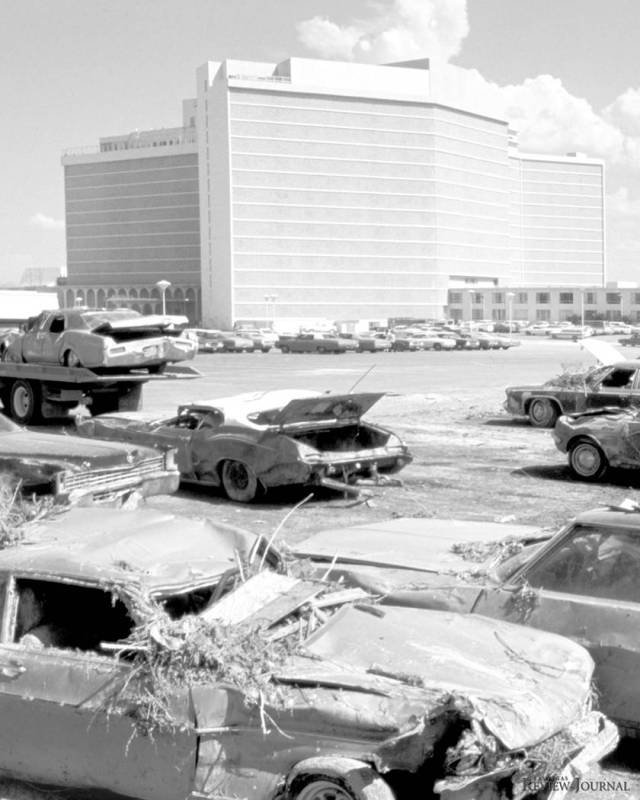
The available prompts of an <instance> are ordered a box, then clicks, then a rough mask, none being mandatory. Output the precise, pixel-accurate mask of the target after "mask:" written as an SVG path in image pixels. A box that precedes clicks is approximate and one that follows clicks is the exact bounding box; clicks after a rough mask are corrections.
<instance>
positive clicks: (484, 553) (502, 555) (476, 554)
mask: <svg viewBox="0 0 640 800" xmlns="http://www.w3.org/2000/svg"><path fill="white" fill-rule="evenodd" d="M523 547H524V543H523V541H522V540H521V539H517V538H514V537H510V536H507V537H506V538H505V539H500V540H499V541H497V542H482V541H480V542H456V543H455V544H453V545H451V552H453V553H455V554H456V555H459V556H461V557H462V558H463V559H464V560H465V561H474V562H476V563H481V562H485V561H488V560H489V559H491V566H497V565H498V564H501V563H502V562H503V561H506V560H507V559H508V558H511V556H515V555H517V554H518V553H519V552H520V551H521V550H522V548H523Z"/></svg>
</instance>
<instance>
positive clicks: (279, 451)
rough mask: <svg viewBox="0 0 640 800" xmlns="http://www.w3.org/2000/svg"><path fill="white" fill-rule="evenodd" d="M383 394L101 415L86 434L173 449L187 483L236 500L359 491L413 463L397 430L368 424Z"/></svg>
mask: <svg viewBox="0 0 640 800" xmlns="http://www.w3.org/2000/svg"><path fill="white" fill-rule="evenodd" d="M381 397H383V395H382V394H379V393H376V394H371V393H369V394H367V393H357V394H344V395H341V394H319V393H317V392H310V391H302V390H300V391H271V392H255V393H250V394H241V395H236V396H234V397H225V398H219V399H216V400H211V401H210V402H200V403H191V404H188V405H181V406H179V407H178V410H177V414H176V413H174V414H171V415H165V416H160V417H158V416H153V415H151V416H150V415H147V414H144V413H140V412H132V413H118V414H102V415H100V416H98V417H95V418H93V419H91V420H86V421H85V420H83V421H82V422H80V423H79V424H78V432H79V433H80V435H82V436H89V437H91V438H98V439H112V440H116V441H123V442H135V443H137V444H142V445H147V446H155V447H159V448H162V447H166V446H170V447H175V448H176V449H177V453H178V455H177V459H178V467H179V469H180V472H181V474H182V480H183V481H185V482H191V483H198V484H202V485H205V486H212V487H222V489H223V490H224V492H225V493H226V495H227V497H228V498H229V499H230V500H235V501H236V502H241V503H247V502H250V501H252V500H254V499H255V498H256V497H257V496H258V494H259V493H260V492H262V491H264V490H267V489H270V488H274V487H279V486H295V485H299V486H303V485H307V486H325V487H327V488H330V489H337V490H339V491H352V490H354V489H355V491H356V492H357V488H356V487H357V484H358V482H360V481H367V482H368V483H376V482H380V483H384V482H388V481H389V478H388V476H389V475H390V474H391V473H395V472H397V471H398V470H400V469H402V467H404V466H405V465H406V464H408V463H410V462H411V460H412V457H411V455H410V454H409V451H408V449H407V447H406V446H405V445H404V444H403V442H402V441H401V440H400V439H399V438H398V437H397V436H396V435H395V434H394V433H392V432H391V431H389V430H387V429H386V428H383V427H381V426H379V425H374V424H372V423H370V422H365V421H363V420H362V416H363V415H364V414H365V413H366V412H367V411H369V409H370V408H371V407H372V406H373V405H374V404H375V403H376V402H377V401H378V400H379V399H380V398H381Z"/></svg>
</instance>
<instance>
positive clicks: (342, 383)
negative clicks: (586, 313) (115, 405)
mask: <svg viewBox="0 0 640 800" xmlns="http://www.w3.org/2000/svg"><path fill="white" fill-rule="evenodd" d="M636 353H637V351H636V350H635V349H633V350H631V349H629V348H627V349H626V350H625V352H624V355H625V356H627V357H632V356H634V355H635V354H636ZM193 363H194V365H195V366H196V367H197V368H198V369H199V370H200V371H201V372H202V373H203V377H202V378H200V379H198V380H193V381H189V382H186V381H175V382H169V381H162V382H151V383H149V384H147V386H146V387H145V389H144V407H145V409H146V410H151V411H153V410H156V409H157V410H159V409H164V408H170V407H172V406H174V405H176V404H178V403H181V402H188V401H190V400H206V399H210V398H215V397H222V396H225V395H231V394H237V393H239V392H250V391H259V390H265V389H283V388H304V389H318V390H320V391H324V390H326V389H331V390H332V391H349V389H350V388H351V387H352V386H353V384H354V383H355V382H356V381H357V380H358V379H359V378H361V377H362V376H363V375H365V373H366V372H367V370H368V369H370V368H371V367H374V368H373V369H372V370H371V372H370V373H369V374H368V375H366V376H365V377H364V378H363V379H362V381H361V382H360V383H359V384H358V388H359V389H361V390H363V391H385V392H398V393H401V394H415V393H418V394H426V393H438V394H441V393H446V392H449V391H457V390H460V389H461V388H462V387H464V390H465V391H466V392H471V391H473V390H474V389H478V390H479V389H486V388H487V387H488V386H490V385H492V386H495V387H496V389H500V390H501V389H502V387H504V386H507V385H508V384H512V383H525V382H526V383H529V382H533V383H535V382H539V381H544V380H547V379H548V378H550V377H552V376H553V375H556V374H558V373H559V372H560V371H561V370H562V366H563V365H577V364H580V363H583V364H591V363H593V359H592V357H591V356H590V355H589V354H588V353H587V352H585V351H584V350H582V349H581V347H580V345H579V344H574V343H573V342H562V341H551V340H545V339H539V340H538V339H528V338H525V339H523V340H522V344H521V346H520V347H515V348H513V349H511V350H506V351H505V350H499V351H492V350H489V351H484V350H483V351H472V352H465V351H455V352H438V353H436V352H433V351H428V352H418V353H377V354H371V353H345V354H342V355H328V354H327V355H318V354H298V355H294V354H289V355H283V354H282V353H279V352H277V351H272V352H271V353H268V354H264V353H242V354H241V353H238V354H232V353H227V354H215V355H201V356H198V357H197V358H196V360H195V362H193Z"/></svg>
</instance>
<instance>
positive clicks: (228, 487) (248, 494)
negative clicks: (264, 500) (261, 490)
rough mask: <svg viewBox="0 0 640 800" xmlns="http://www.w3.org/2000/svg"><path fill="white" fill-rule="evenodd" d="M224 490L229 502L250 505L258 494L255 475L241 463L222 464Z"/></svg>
mask: <svg viewBox="0 0 640 800" xmlns="http://www.w3.org/2000/svg"><path fill="white" fill-rule="evenodd" d="M221 477H222V488H223V489H224V490H225V492H226V495H227V497H228V498H229V500H235V502H236V503H250V502H251V501H252V500H254V499H255V496H256V494H257V492H258V479H257V478H256V476H255V473H254V472H253V470H252V469H251V467H248V466H247V465H246V464H243V463H242V462H241V461H224V462H223V464H222V476H221Z"/></svg>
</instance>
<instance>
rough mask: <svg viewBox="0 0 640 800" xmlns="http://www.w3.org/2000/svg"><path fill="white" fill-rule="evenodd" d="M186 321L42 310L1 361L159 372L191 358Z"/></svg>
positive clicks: (87, 310) (117, 311)
mask: <svg viewBox="0 0 640 800" xmlns="http://www.w3.org/2000/svg"><path fill="white" fill-rule="evenodd" d="M187 322H188V320H187V318H186V317H171V316H158V315H155V316H143V315H142V314H139V313H138V312H137V311H133V310H131V309H125V308H117V309H113V310H105V309H97V308H73V309H59V310H58V311H43V312H42V313H41V314H40V316H38V317H34V318H33V319H31V320H29V324H28V326H27V329H26V330H25V331H24V332H23V333H21V334H20V335H18V336H15V337H14V338H13V339H12V340H11V341H10V342H9V343H8V345H7V348H6V350H5V352H4V354H3V360H4V361H12V362H16V363H18V364H21V363H25V362H26V363H29V364H59V365H63V366H65V367H88V368H89V369H93V370H95V371H103V372H104V371H114V370H116V371H117V370H121V371H127V370H131V369H140V368H143V369H146V370H148V372H153V373H156V372H162V371H163V370H164V368H165V366H166V365H167V364H171V363H175V362H177V361H185V360H187V359H190V358H193V357H194V356H195V354H196V351H197V349H198V346H197V343H196V341H194V339H192V338H190V337H189V336H187V335H185V334H184V333H183V330H182V329H183V328H184V326H185V325H186V324H187Z"/></svg>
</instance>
